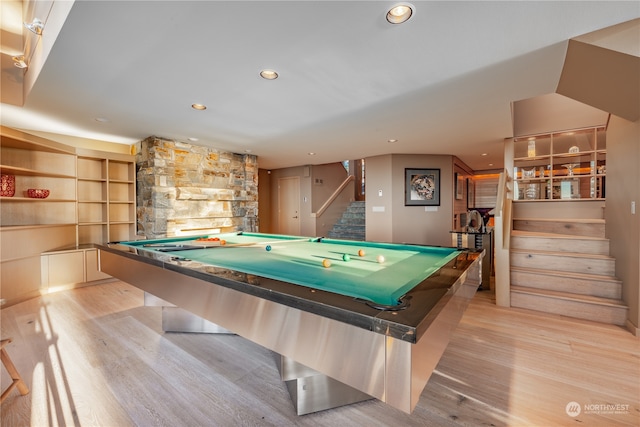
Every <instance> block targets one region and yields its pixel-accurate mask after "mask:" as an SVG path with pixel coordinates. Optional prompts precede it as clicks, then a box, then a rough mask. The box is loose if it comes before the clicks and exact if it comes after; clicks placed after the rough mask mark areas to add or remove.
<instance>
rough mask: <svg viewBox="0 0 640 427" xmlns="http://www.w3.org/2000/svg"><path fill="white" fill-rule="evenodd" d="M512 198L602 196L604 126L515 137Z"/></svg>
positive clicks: (545, 198)
mask: <svg viewBox="0 0 640 427" xmlns="http://www.w3.org/2000/svg"><path fill="white" fill-rule="evenodd" d="M513 148H514V177H515V188H514V200H577V199H590V200H593V199H604V198H605V195H606V194H605V180H606V153H607V146H606V133H605V129H604V128H590V129H583V130H579V131H572V132H562V133H553V134H546V135H535V136H529V137H526V138H516V139H515V140H514V147H513Z"/></svg>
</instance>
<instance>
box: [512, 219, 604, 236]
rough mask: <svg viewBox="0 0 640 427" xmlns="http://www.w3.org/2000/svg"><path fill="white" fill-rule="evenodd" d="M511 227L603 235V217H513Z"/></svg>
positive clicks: (567, 233) (547, 231)
mask: <svg viewBox="0 0 640 427" xmlns="http://www.w3.org/2000/svg"><path fill="white" fill-rule="evenodd" d="M513 229H514V230H522V231H536V232H542V233H556V234H566V235H574V236H592V237H602V238H604V237H605V221H604V219H595V218H594V219H589V218H588V219H566V218H514V220H513Z"/></svg>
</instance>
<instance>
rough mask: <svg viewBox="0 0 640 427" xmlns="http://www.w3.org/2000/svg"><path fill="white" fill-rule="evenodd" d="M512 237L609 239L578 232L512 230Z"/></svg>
mask: <svg viewBox="0 0 640 427" xmlns="http://www.w3.org/2000/svg"><path fill="white" fill-rule="evenodd" d="M511 236H512V237H514V236H515V237H543V238H547V239H572V240H591V241H607V240H609V239H607V238H605V237H596V236H579V235H576V234H560V233H543V232H541V231H526V230H512V231H511Z"/></svg>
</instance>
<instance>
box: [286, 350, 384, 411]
mask: <svg viewBox="0 0 640 427" xmlns="http://www.w3.org/2000/svg"><path fill="white" fill-rule="evenodd" d="M274 354H275V356H276V362H277V364H278V370H279V371H280V378H281V379H282V381H283V382H284V383H285V385H286V386H287V389H288V390H289V394H290V395H291V400H292V401H293V405H294V406H295V409H296V412H297V414H298V415H305V414H310V413H312V412H318V411H323V410H325V409H331V408H337V407H338V406H344V405H349V404H352V403H356V402H362V401H364V400H370V399H374V398H373V397H372V396H369V395H368V394H366V393H363V392H361V391H360V390H358V389H355V388H353V387H350V386H348V385H346V384H344V383H341V382H340V381H337V380H334V379H333V378H331V377H328V376H326V375H324V374H321V373H320V372H318V371H315V370H313V369H311V368H308V367H306V366H304V365H302V364H300V363H298V362H296V361H295V360H293V359H291V358H289V357H286V356H282V355H280V354H277V353H274Z"/></svg>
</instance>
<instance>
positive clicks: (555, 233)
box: [510, 219, 628, 326]
mask: <svg viewBox="0 0 640 427" xmlns="http://www.w3.org/2000/svg"><path fill="white" fill-rule="evenodd" d="M604 225H605V224H604V220H599V219H586V220H575V219H571V220H569V219H566V220H565V219H514V220H513V232H512V234H511V250H510V262H511V305H512V306H513V307H521V308H527V309H531V310H537V311H543V312H547V313H554V314H560V315H564V316H569V317H574V318H579V319H588V320H593V321H595V322H602V323H609V324H615V325H621V326H622V325H624V324H625V321H626V319H627V310H628V308H627V306H626V305H625V304H624V302H623V301H622V300H621V297H622V282H621V281H620V280H618V279H617V278H616V277H615V259H614V258H612V257H610V256H609V240H608V239H606V238H605V237H604V236H605V232H604Z"/></svg>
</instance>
